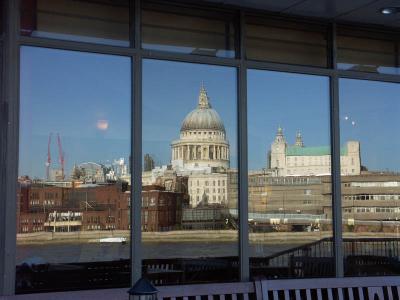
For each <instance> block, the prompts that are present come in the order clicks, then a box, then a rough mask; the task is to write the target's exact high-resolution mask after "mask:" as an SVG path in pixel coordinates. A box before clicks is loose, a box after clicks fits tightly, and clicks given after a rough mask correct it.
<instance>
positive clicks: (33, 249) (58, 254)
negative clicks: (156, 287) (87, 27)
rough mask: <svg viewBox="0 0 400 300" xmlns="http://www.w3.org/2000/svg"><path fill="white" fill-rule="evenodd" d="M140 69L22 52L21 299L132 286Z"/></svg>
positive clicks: (74, 55)
mask: <svg viewBox="0 0 400 300" xmlns="http://www.w3.org/2000/svg"><path fill="white" fill-rule="evenodd" d="M130 69H131V62H130V58H125V57H117V56H109V55H99V54H88V53H80V52H71V51H60V50H50V49H45V48H33V47H22V49H21V86H20V91H21V94H20V103H21V106H20V107H21V110H20V120H21V121H20V151H19V178H18V183H19V191H18V198H17V207H18V209H17V253H16V255H17V278H16V290H17V292H19V293H22V292H38V291H50V290H69V289H88V288H100V287H101V288H103V287H104V288H106V287H114V286H128V285H129V264H130V262H129V260H128V259H129V257H130V251H129V243H128V242H129V232H130V231H129V229H130V224H129V209H130V192H129V185H130V174H129V165H128V160H129V155H130V113H129V112H130V98H131V96H130V95H131V91H130V82H131V81H130V77H131V74H130V73H131V71H130ZM77 74H79V76H76V75H77Z"/></svg>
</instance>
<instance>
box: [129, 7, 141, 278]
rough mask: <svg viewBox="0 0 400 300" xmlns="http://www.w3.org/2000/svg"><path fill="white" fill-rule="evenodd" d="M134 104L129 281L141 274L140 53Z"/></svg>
mask: <svg viewBox="0 0 400 300" xmlns="http://www.w3.org/2000/svg"><path fill="white" fill-rule="evenodd" d="M140 4H141V1H140V0H135V9H134V13H135V43H136V46H137V45H138V44H137V41H138V38H139V37H140V33H139V27H138V26H137V25H138V23H140ZM132 64H133V65H132V68H133V74H134V76H133V105H132V113H131V115H132V128H131V133H132V138H131V141H132V142H131V157H132V159H131V160H132V161H131V168H132V172H131V284H132V286H133V284H134V283H135V282H136V281H137V280H139V279H140V277H141V276H142V253H141V249H142V217H141V210H142V57H141V55H136V56H135V58H134V59H133V60H132Z"/></svg>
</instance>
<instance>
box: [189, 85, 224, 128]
mask: <svg viewBox="0 0 400 300" xmlns="http://www.w3.org/2000/svg"><path fill="white" fill-rule="evenodd" d="M190 130H219V131H223V132H225V126H224V123H223V122H222V120H221V118H220V116H219V114H218V113H217V112H216V111H215V110H214V109H213V108H212V107H211V104H210V103H209V99H208V96H207V92H206V90H205V89H204V87H201V90H200V95H199V104H198V106H197V108H196V109H194V110H192V111H191V112H190V113H189V114H188V115H187V116H186V118H185V119H184V120H183V123H182V127H181V131H190Z"/></svg>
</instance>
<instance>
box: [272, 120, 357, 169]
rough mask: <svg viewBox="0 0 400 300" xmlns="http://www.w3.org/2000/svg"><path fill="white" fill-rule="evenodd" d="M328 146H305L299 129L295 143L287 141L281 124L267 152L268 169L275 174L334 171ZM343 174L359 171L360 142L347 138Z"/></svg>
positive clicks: (341, 159) (342, 165)
mask: <svg viewBox="0 0 400 300" xmlns="http://www.w3.org/2000/svg"><path fill="white" fill-rule="evenodd" d="M330 153H331V150H330V147H329V146H320V147H306V146H304V143H303V139H302V136H301V134H300V133H297V135H296V142H295V144H294V145H288V143H287V142H286V139H285V136H284V135H283V129H282V128H280V127H279V128H278V132H277V134H276V136H275V140H274V142H273V143H272V145H271V151H270V153H269V155H268V162H269V169H270V170H271V171H272V173H273V174H274V175H275V176H321V175H330V174H331V154H330ZM340 166H341V174H342V175H360V173H361V158H360V143H359V142H358V141H348V142H347V143H346V144H345V146H344V147H342V148H341V149H340Z"/></svg>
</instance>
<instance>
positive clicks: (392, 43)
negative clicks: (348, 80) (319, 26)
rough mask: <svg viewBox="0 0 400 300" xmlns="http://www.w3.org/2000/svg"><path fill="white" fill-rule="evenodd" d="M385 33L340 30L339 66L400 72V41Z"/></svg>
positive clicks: (366, 70) (360, 69) (343, 68)
mask: <svg viewBox="0 0 400 300" xmlns="http://www.w3.org/2000/svg"><path fill="white" fill-rule="evenodd" d="M397 40H398V39H397V38H394V37H390V36H389V35H388V34H385V33H374V32H368V31H365V32H363V31H360V32H355V31H351V30H349V29H346V28H341V29H339V30H338V36H337V45H338V50H337V53H338V58H337V60H338V68H339V69H342V70H350V71H362V72H372V73H384V74H400V68H399V58H400V57H399V43H398V41H397Z"/></svg>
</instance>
